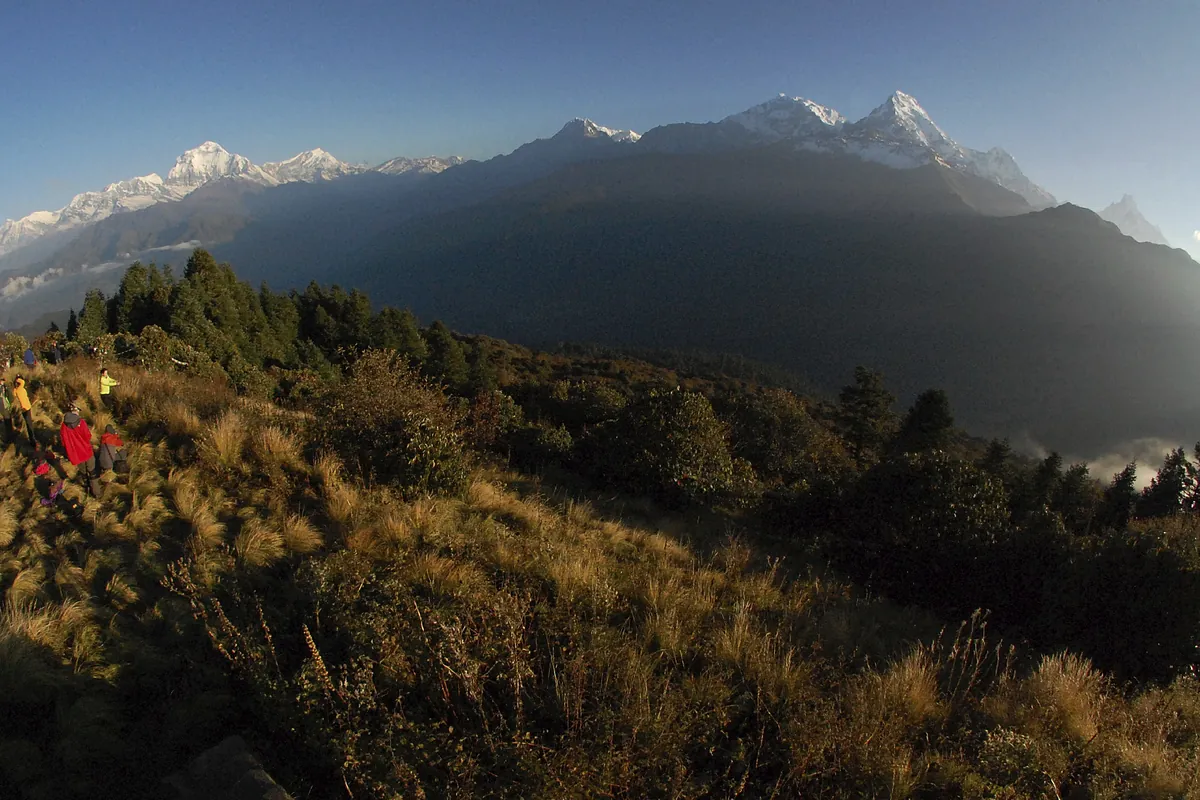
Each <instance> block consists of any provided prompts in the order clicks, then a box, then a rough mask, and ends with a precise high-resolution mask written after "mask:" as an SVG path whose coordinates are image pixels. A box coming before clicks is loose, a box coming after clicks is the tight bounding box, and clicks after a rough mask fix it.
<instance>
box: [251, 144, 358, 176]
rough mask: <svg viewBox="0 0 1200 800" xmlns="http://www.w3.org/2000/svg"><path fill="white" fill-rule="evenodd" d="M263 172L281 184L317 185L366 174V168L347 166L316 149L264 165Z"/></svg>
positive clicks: (323, 151) (327, 153)
mask: <svg viewBox="0 0 1200 800" xmlns="http://www.w3.org/2000/svg"><path fill="white" fill-rule="evenodd" d="M262 170H263V172H265V173H266V174H267V175H269V176H271V177H272V178H274V179H275V180H276V181H278V182H279V183H295V182H297V181H302V182H304V183H315V182H316V181H331V180H335V179H337V178H344V177H346V176H347V175H357V174H358V173H360V172H365V171H366V168H365V167H360V166H357V165H354V164H347V163H346V162H344V161H339V160H338V159H337V158H335V157H334V156H333V155H332V154H330V153H329V152H327V151H325V150H322V149H321V148H319V147H318V148H316V149H315V150H306V151H305V152H303V153H300V154H299V155H295V156H292V157H291V158H289V159H287V160H285V161H270V162H268V163H266V164H263V165H262Z"/></svg>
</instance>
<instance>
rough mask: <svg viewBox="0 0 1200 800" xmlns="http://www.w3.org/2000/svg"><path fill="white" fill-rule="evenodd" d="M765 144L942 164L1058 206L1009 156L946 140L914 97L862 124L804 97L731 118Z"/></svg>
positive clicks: (897, 163) (901, 165)
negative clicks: (780, 143)
mask: <svg viewBox="0 0 1200 800" xmlns="http://www.w3.org/2000/svg"><path fill="white" fill-rule="evenodd" d="M724 121H725V122H733V123H736V124H738V125H740V126H742V127H744V128H745V129H746V130H747V131H749V132H751V133H752V134H755V135H756V136H758V137H761V138H762V139H763V140H765V141H772V142H774V141H784V140H788V141H794V142H795V143H796V145H797V147H800V148H802V149H805V150H814V151H817V152H826V153H844V154H847V155H854V156H858V157H859V158H861V159H863V160H865V161H874V162H877V163H880V164H885V165H887V166H889V167H895V168H897V169H910V168H915V167H919V166H923V165H925V164H930V163H938V164H941V165H943V166H946V167H949V168H951V169H956V170H958V171H960V172H965V173H967V174H970V175H975V176H977V177H980V178H983V179H985V180H988V181H991V182H992V183H995V184H997V185H999V186H1002V187H1004V188H1005V189H1008V190H1009V191H1012V192H1015V193H1016V194H1019V195H1020V196H1021V197H1023V198H1025V200H1026V202H1028V203H1029V205H1030V206H1032V207H1033V208H1034V209H1041V208H1047V207H1049V206H1052V205H1055V203H1056V201H1055V199H1054V196H1053V195H1051V194H1050V193H1049V192H1047V191H1046V190H1045V189H1043V188H1042V187H1040V186H1038V185H1037V184H1035V183H1034V182H1033V181H1031V180H1029V178H1027V177H1026V176H1025V175H1024V173H1022V172H1021V169H1020V167H1018V166H1017V162H1016V161H1015V160H1014V159H1013V157H1012V156H1011V155H1009V154H1008V153H1007V152H1005V151H1004V150H1001V149H1000V148H998V147H997V148H993V149H991V150H988V151H987V152H981V151H979V150H972V149H970V148H967V147H963V146H962V145H960V144H959V143H958V142H956V141H954V140H953V139H951V138H950V137H949V136H947V135H946V132H945V131H943V130H942V129H941V128H939V127H938V125H937V123H935V122H934V121H933V119H932V118H931V117H930V116H929V114H928V113H926V111H925V109H923V108H922V107H921V104H920V103H918V102H917V100H916V98H914V97H913V96H912V95H908V94H905V93H904V92H896V93H894V94H893V95H892V96H891V97H889V98H888V99H887V100H886V101H885V102H884V103H883V105H881V106H879V107H878V108H876V109H875V110H874V111H872V112H871V113H870V114H868V115H867V116H865V117H863V118H862V119H860V120H858V121H857V122H850V121H849V120H847V119H846V117H845V116H843V115H842V114H840V113H838V112H837V111H836V110H834V109H832V108H829V107H827V106H823V105H820V104H819V103H815V102H813V101H812V100H808V99H806V98H803V97H788V96H787V95H783V94H781V95H779V96H778V97H776V98H774V99H772V100H768V101H767V102H765V103H762V104H761V105H757V106H754V107H753V108H750V109H748V110H746V111H743V112H741V113H740V114H734V115H732V116H729V117H726V118H725V120H724Z"/></svg>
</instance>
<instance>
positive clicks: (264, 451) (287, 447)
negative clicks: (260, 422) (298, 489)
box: [252, 425, 303, 469]
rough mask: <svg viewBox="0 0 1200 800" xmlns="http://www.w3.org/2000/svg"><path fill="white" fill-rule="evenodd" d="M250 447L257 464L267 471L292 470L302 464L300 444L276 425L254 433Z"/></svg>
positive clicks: (264, 427)
mask: <svg viewBox="0 0 1200 800" xmlns="http://www.w3.org/2000/svg"><path fill="white" fill-rule="evenodd" d="M252 447H253V450H254V455H255V456H256V457H257V458H258V460H259V462H260V463H261V464H262V465H263V466H264V467H267V468H268V469H270V468H274V467H282V468H292V467H296V466H297V465H299V464H301V463H303V460H302V458H301V455H300V443H299V442H297V441H296V438H295V437H294V436H292V435H291V434H290V433H288V432H287V431H285V430H284V429H283V428H280V427H278V426H277V425H265V426H263V427H262V428H259V429H258V430H257V431H255V433H254V437H253V441H252Z"/></svg>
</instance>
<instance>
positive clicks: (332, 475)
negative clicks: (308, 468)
mask: <svg viewBox="0 0 1200 800" xmlns="http://www.w3.org/2000/svg"><path fill="white" fill-rule="evenodd" d="M313 473H314V474H315V475H316V476H317V481H318V482H319V483H320V485H321V488H322V489H324V490H325V492H326V493H328V492H329V490H330V489H332V488H333V487H335V486H340V485H341V484H342V483H343V478H342V475H343V467H342V462H341V460H340V459H339V458H338V457H337V456H335V455H334V454H333V453H328V452H322V453H318V454H317V457H316V458H315V459H313Z"/></svg>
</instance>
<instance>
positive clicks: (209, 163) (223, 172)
mask: <svg viewBox="0 0 1200 800" xmlns="http://www.w3.org/2000/svg"><path fill="white" fill-rule="evenodd" d="M221 178H245V179H246V180H250V181H254V182H255V183H263V184H268V185H270V184H273V183H277V181H276V180H275V179H274V178H272V177H271V176H270V175H268V174H267V173H266V172H264V171H263V169H262V168H261V167H258V166H256V165H255V164H253V163H252V162H251V161H250V159H248V158H246V157H245V156H239V155H237V154H236V153H230V152H229V151H228V150H226V149H225V148H224V147H221V145H219V144H217V143H216V142H205V143H204V144H202V145H200V146H199V147H194V148H192V149H191V150H188V151H187V152H185V153H184V154H183V155H181V156H180V157H179V158H177V159H175V166H173V167H171V171H170V172H168V173H167V181H166V182H167V184H168V185H169V186H172V187H177V188H178V189H180V190H183V193H184V194H186V193H187V190H194V189H199V188H200V187H201V186H203V185H204V184H206V183H208V182H209V181H214V180H219V179H221Z"/></svg>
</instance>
